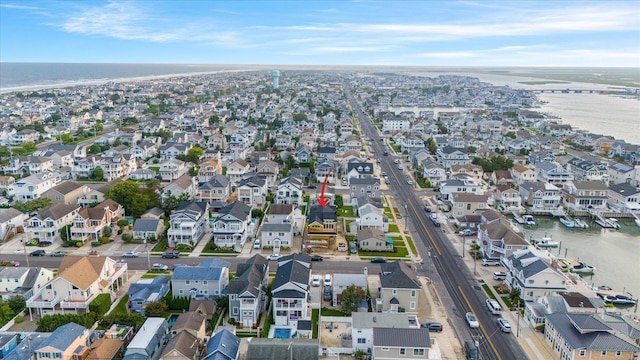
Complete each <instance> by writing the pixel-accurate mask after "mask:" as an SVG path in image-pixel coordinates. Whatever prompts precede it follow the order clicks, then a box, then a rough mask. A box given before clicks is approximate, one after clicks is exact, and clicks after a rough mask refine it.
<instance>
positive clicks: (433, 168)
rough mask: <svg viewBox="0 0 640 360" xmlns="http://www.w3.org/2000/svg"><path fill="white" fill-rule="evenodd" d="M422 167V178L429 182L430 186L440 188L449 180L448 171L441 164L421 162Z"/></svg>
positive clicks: (429, 161) (431, 161)
mask: <svg viewBox="0 0 640 360" xmlns="http://www.w3.org/2000/svg"><path fill="white" fill-rule="evenodd" d="M420 165H421V166H422V178H423V179H426V180H429V184H431V186H433V187H438V186H440V184H442V182H443V181H445V180H446V179H447V171H445V169H444V168H443V167H442V166H440V164H438V163H436V162H435V161H433V160H431V159H430V158H429V159H425V160H423V161H421V162H420Z"/></svg>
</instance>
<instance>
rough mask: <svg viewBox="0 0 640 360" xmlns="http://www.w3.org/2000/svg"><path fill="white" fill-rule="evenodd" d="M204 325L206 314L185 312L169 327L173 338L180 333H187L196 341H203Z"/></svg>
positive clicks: (204, 334)
mask: <svg viewBox="0 0 640 360" xmlns="http://www.w3.org/2000/svg"><path fill="white" fill-rule="evenodd" d="M206 325H207V316H206V314H203V313H201V312H197V311H187V312H183V313H182V314H180V315H178V318H177V319H176V322H175V323H174V324H173V325H172V326H171V333H172V334H173V335H174V336H175V335H177V334H179V333H181V332H187V333H189V334H191V335H192V336H194V337H195V338H196V339H204V338H205V336H206ZM165 350H166V349H165Z"/></svg>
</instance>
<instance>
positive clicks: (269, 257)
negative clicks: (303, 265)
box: [267, 254, 282, 261]
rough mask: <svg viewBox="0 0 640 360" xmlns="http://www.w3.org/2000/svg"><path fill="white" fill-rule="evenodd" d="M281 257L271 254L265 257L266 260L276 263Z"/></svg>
mask: <svg viewBox="0 0 640 360" xmlns="http://www.w3.org/2000/svg"><path fill="white" fill-rule="evenodd" d="M281 257H282V256H280V255H279V254H271V255H269V256H267V260H273V261H276V260H278V259H280V258H281Z"/></svg>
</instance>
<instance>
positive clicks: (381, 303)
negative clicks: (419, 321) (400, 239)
mask: <svg viewBox="0 0 640 360" xmlns="http://www.w3.org/2000/svg"><path fill="white" fill-rule="evenodd" d="M423 296H424V294H423V292H422V285H421V284H420V282H418V281H417V280H416V277H415V273H414V272H413V270H411V269H410V268H409V265H408V264H407V263H405V262H404V261H403V260H397V261H394V262H388V263H384V264H380V297H379V298H378V299H376V303H375V311H376V312H408V313H416V312H417V311H418V306H419V303H420V301H424V300H421V298H422V297H423Z"/></svg>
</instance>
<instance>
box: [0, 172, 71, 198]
mask: <svg viewBox="0 0 640 360" xmlns="http://www.w3.org/2000/svg"><path fill="white" fill-rule="evenodd" d="M61 181H62V176H61V175H60V174H59V173H57V172H42V173H39V174H33V175H29V176H27V177H25V178H22V179H20V180H18V181H16V182H15V184H13V186H11V187H10V188H9V190H8V191H7V193H8V195H9V196H13V200H14V201H30V200H34V199H38V198H40V197H41V196H42V194H44V193H45V192H46V191H47V190H49V189H51V188H53V187H54V186H56V185H58V184H59V183H60V182H61Z"/></svg>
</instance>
